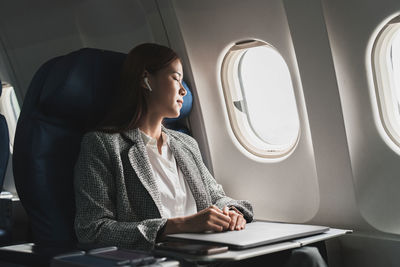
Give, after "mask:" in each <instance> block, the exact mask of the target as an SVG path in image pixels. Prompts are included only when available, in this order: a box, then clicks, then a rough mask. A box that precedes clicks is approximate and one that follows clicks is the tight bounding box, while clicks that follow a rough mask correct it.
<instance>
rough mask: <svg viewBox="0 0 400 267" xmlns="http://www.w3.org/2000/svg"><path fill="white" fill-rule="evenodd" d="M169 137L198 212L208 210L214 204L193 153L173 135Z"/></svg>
mask: <svg viewBox="0 0 400 267" xmlns="http://www.w3.org/2000/svg"><path fill="white" fill-rule="evenodd" d="M167 134H168V133H167ZM169 137H170V148H171V151H172V153H173V154H174V156H175V160H176V163H177V164H178V167H179V168H180V169H181V171H182V173H183V174H184V175H185V178H186V181H187V183H188V185H189V187H190V190H191V191H192V194H193V197H194V200H195V201H196V206H197V211H200V210H202V209H205V208H207V207H208V206H210V205H211V203H212V201H211V197H210V196H209V194H207V192H206V189H205V186H204V183H203V179H202V177H201V174H200V172H199V168H198V167H197V164H196V162H195V161H194V159H193V157H192V156H191V152H190V151H188V150H187V149H186V148H185V147H183V146H182V145H181V144H180V143H179V142H177V141H176V140H175V139H174V138H173V137H172V136H171V135H169Z"/></svg>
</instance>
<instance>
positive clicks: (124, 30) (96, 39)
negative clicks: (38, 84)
mask: <svg viewBox="0 0 400 267" xmlns="http://www.w3.org/2000/svg"><path fill="white" fill-rule="evenodd" d="M0 10H2V15H1V16H0V38H1V40H0V41H1V42H0V51H1V53H0V56H1V61H2V62H3V63H2V64H3V65H5V66H6V67H8V68H2V69H1V72H0V74H1V77H2V78H3V79H5V80H7V82H9V83H10V84H12V85H13V86H14V88H15V90H16V94H17V97H18V100H19V102H20V103H21V104H22V100H23V97H24V96H25V94H26V91H27V89H28V86H29V83H30V81H31V79H32V77H33V75H34V73H35V72H36V70H37V69H38V68H39V67H40V65H42V64H43V63H44V62H46V61H47V60H49V59H51V58H54V57H56V56H59V55H65V54H67V53H69V52H71V51H75V50H78V49H80V48H83V47H92V48H100V49H106V50H113V51H119V52H124V53H128V52H129V50H130V49H131V48H133V47H134V46H135V45H137V44H140V43H143V42H158V43H161V44H164V45H168V42H167V37H166V35H165V31H164V28H163V26H162V22H161V19H160V17H159V12H158V10H157V4H156V2H155V1H146V0H120V1H113V2H110V1H107V0H86V1H80V0H65V1H52V0H41V1H29V0H16V1H3V2H2V3H1V4H0Z"/></svg>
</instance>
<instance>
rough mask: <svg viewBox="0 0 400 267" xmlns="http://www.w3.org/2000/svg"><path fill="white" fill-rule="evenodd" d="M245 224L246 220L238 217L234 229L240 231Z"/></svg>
mask: <svg viewBox="0 0 400 267" xmlns="http://www.w3.org/2000/svg"><path fill="white" fill-rule="evenodd" d="M245 223H246V220H245V219H244V218H243V216H239V218H238V222H237V223H236V229H237V230H242V229H243V228H244V227H243V226H244V224H245Z"/></svg>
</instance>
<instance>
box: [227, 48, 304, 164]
mask: <svg viewBox="0 0 400 267" xmlns="http://www.w3.org/2000/svg"><path fill="white" fill-rule="evenodd" d="M221 75H222V84H223V89H224V96H225V101H226V106H227V109H228V114H229V119H230V123H231V126H232V129H233V132H234V134H235V136H236V138H237V139H238V141H239V142H240V143H241V144H242V145H243V146H244V147H245V148H246V149H247V150H248V151H250V152H251V153H253V154H254V155H257V156H260V157H263V158H273V157H281V156H284V155H287V154H288V153H289V152H290V151H291V150H292V149H293V148H294V146H295V144H296V142H297V140H298V137H299V132H300V123H299V116H298V113H297V106H296V100H295V96H294V91H293V85H292V79H291V76H290V72H289V69H288V66H287V64H286V62H285V60H284V59H283V57H282V56H281V55H280V54H279V52H278V51H277V50H276V49H275V48H274V47H272V46H270V45H268V44H267V43H264V42H260V41H249V42H243V43H238V44H236V45H234V46H233V47H232V48H231V49H230V50H229V51H228V53H227V54H226V56H225V58H224V61H223V64H222V72H221Z"/></svg>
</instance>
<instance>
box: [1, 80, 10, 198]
mask: <svg viewBox="0 0 400 267" xmlns="http://www.w3.org/2000/svg"><path fill="white" fill-rule="evenodd" d="M2 89H3V87H2V85H1V81H0V97H1V93H2ZM9 157H10V137H9V134H8V127H7V121H6V118H5V117H4V116H3V115H2V114H0V192H1V190H2V189H3V183H4V178H5V176H6V171H7V164H8V158H9Z"/></svg>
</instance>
